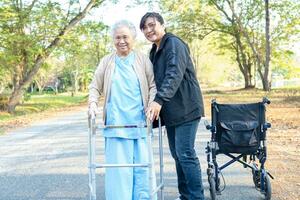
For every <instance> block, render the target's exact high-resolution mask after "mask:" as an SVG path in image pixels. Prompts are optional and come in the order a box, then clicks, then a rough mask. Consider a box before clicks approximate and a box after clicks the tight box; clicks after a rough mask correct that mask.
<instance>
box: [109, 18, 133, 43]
mask: <svg viewBox="0 0 300 200" xmlns="http://www.w3.org/2000/svg"><path fill="white" fill-rule="evenodd" d="M121 27H127V28H128V29H129V30H130V32H131V35H132V37H133V38H134V39H135V38H136V29H135V26H134V24H133V23H131V22H130V21H128V20H121V21H117V22H116V23H115V24H114V25H113V26H112V28H111V31H110V33H111V36H112V37H114V34H115V32H116V30H117V29H118V28H121Z"/></svg>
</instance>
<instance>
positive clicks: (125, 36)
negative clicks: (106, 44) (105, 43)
mask: <svg viewBox="0 0 300 200" xmlns="http://www.w3.org/2000/svg"><path fill="white" fill-rule="evenodd" d="M113 37H114V38H113V40H114V45H115V47H116V49H117V54H118V55H120V56H127V55H128V54H129V53H130V52H131V50H132V47H133V43H134V39H133V36H132V34H131V31H130V30H129V28H128V27H126V26H123V27H120V28H117V29H116V30H115V32H114V36H113Z"/></svg>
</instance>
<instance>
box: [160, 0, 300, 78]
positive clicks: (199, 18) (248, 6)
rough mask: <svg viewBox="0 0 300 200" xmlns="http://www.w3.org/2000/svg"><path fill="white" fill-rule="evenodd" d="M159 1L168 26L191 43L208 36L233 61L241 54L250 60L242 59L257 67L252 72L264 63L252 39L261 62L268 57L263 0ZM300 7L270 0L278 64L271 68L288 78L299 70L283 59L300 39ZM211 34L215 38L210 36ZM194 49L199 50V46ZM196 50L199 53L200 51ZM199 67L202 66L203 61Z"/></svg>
mask: <svg viewBox="0 0 300 200" xmlns="http://www.w3.org/2000/svg"><path fill="white" fill-rule="evenodd" d="M160 5H161V9H162V10H163V12H162V14H164V16H165V17H166V22H167V23H166V24H167V27H168V30H169V31H171V32H174V33H176V34H177V35H179V36H180V37H182V38H183V39H184V40H185V41H188V43H189V44H190V46H192V45H195V44H194V43H199V44H200V43H201V42H199V41H200V40H209V41H210V45H212V46H213V47H214V48H215V49H218V51H219V54H220V55H227V57H230V58H231V59H232V61H233V62H237V58H238V57H239V58H240V62H241V61H242V62H244V61H245V60H246V61H247V62H244V63H242V64H243V65H244V68H246V67H247V65H251V66H252V67H255V69H253V68H252V69H251V73H254V72H255V71H257V68H258V67H261V66H258V61H257V57H256V55H255V54H254V52H253V51H252V47H251V45H250V44H249V42H251V43H252V45H253V47H254V49H255V51H256V53H257V54H258V55H259V56H260V59H261V60H262V62H264V60H265V59H266V58H265V46H266V45H265V41H266V40H265V7H264V1H261V0H250V1H243V0H235V1H227V0H200V1H193V0H179V1H175V0H163V1H161V4H160ZM299 10H300V2H299V1H296V0H282V1H270V19H271V29H270V37H271V48H272V50H271V61H272V66H275V68H274V69H272V70H271V72H276V73H277V72H280V73H282V74H284V77H286V78H287V77H292V76H294V74H298V73H297V69H298V68H297V67H295V62H289V64H284V62H285V61H288V60H287V59H286V58H285V57H286V55H285V54H286V51H285V50H286V49H285V48H286V47H287V46H290V45H291V44H292V43H293V42H295V41H296V40H298V41H299V36H300V35H299V33H300V12H299ZM243 31H244V32H247V34H248V35H249V38H250V41H248V40H247V38H246V37H245V34H244V32H243ZM212 33H213V34H212ZM209 35H212V37H213V38H212V37H208V36H209ZM238 40H239V41H240V45H239V46H238V43H237V41H238ZM208 49H209V48H207V50H208ZM193 50H194V51H197V49H192V51H193ZM237 50H238V51H239V54H237ZM193 54H194V55H196V56H198V57H199V56H200V54H201V52H198V53H193ZM237 55H239V56H237ZM279 55H280V56H279ZM245 58H246V59H245ZM242 59H244V61H243V60H242ZM194 60H196V59H195V58H194ZM204 64H205V63H204ZM237 64H239V63H238V62H237ZM216 65H217V63H210V66H207V67H211V68H215V67H216ZM261 65H264V63H261ZM236 66H238V65H236ZM200 67H203V65H202V66H201V63H200ZM207 67H206V68H207ZM212 71H213V70H212ZM229 71H230V70H229ZM215 73H216V74H217V73H218V72H215ZM237 73H238V70H235V74H236V75H235V76H236V77H241V75H242V74H241V73H240V75H238V74H237ZM204 75H205V74H204ZM291 75H292V76H291ZM202 76H203V75H202ZM252 77H255V75H252Z"/></svg>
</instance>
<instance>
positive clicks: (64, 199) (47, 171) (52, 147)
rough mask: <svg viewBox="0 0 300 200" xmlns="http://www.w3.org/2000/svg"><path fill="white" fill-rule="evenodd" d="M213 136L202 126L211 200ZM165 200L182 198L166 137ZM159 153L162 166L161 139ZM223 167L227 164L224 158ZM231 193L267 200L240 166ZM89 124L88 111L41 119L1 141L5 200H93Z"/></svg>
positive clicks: (224, 199)
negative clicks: (209, 146) (210, 145)
mask: <svg viewBox="0 0 300 200" xmlns="http://www.w3.org/2000/svg"><path fill="white" fill-rule="evenodd" d="M208 140H209V132H207V131H206V130H204V125H203V124H202V123H201V125H200V127H199V134H198V136H197V150H198V155H199V157H200V162H201V165H202V176H203V182H204V187H205V196H206V198H207V199H210V198H209V192H208V191H209V190H208V183H207V176H206V173H205V172H206V166H207V165H206V157H205V154H204V148H205V144H206V142H207V141H208ZM97 142H98V143H97V144H98V147H99V148H98V149H97V153H98V155H99V156H98V161H99V162H100V160H101V159H102V157H101V156H100V155H101V153H103V139H101V138H100V137H99V139H98V141H97ZM164 142H165V143H164V144H165V145H164V146H165V151H164V159H165V162H164V163H165V183H166V187H165V199H166V200H173V199H175V198H176V197H177V188H176V175H175V168H174V163H173V160H172V159H171V157H170V154H169V150H168V148H167V141H166V136H165V137H164ZM154 153H155V157H156V163H158V160H157V158H158V156H157V155H158V152H157V137H155V138H154ZM218 160H219V161H220V163H222V161H224V158H223V157H222V156H218ZM224 177H225V180H226V185H227V186H226V190H225V191H224V192H223V193H222V195H221V196H218V199H220V200H229V199H230V200H248V199H249V200H250V199H251V200H254V199H263V198H262V195H261V194H260V193H259V192H258V191H256V189H255V188H254V186H253V183H252V179H251V173H250V171H249V170H247V169H244V168H243V167H242V166H240V165H237V164H235V165H233V166H231V167H229V168H226V169H225V171H224ZM103 178H104V177H103V170H101V169H100V170H98V171H97V185H98V187H97V189H98V190H97V196H98V199H101V200H104V197H103V193H104V190H103ZM87 199H88V171H87V119H86V111H85V108H81V109H79V110H77V111H74V112H69V113H67V114H64V115H62V114H57V116H56V117H53V118H51V119H47V120H41V121H39V122H36V123H34V124H33V125H31V126H30V127H28V128H22V129H18V130H15V131H12V132H10V133H8V134H7V135H2V136H0V200H87Z"/></svg>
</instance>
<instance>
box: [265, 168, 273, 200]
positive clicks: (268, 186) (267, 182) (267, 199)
mask: <svg viewBox="0 0 300 200" xmlns="http://www.w3.org/2000/svg"><path fill="white" fill-rule="evenodd" d="M264 182H265V183H264V186H265V187H264V188H265V191H264V194H265V200H270V199H271V196H272V187H271V181H270V177H269V176H268V174H266V175H265V176H264Z"/></svg>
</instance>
